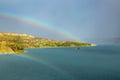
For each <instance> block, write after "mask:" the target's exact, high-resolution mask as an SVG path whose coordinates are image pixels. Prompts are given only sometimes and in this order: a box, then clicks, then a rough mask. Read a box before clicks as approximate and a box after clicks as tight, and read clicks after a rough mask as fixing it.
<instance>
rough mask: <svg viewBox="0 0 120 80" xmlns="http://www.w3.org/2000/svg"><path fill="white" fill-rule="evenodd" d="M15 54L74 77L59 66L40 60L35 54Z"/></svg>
mask: <svg viewBox="0 0 120 80" xmlns="http://www.w3.org/2000/svg"><path fill="white" fill-rule="evenodd" d="M15 55H16V56H18V57H20V58H25V59H28V60H31V61H34V62H35V63H39V64H43V65H45V66H49V67H50V68H51V69H53V70H55V71H57V72H59V73H61V74H62V75H64V76H66V77H67V78H70V79H74V77H73V76H72V75H70V74H69V73H68V71H66V70H63V69H60V68H59V67H56V66H54V65H52V64H50V63H48V62H46V61H44V60H42V59H41V58H39V57H35V56H32V55H30V54H26V53H25V54H18V55H17V54H15Z"/></svg>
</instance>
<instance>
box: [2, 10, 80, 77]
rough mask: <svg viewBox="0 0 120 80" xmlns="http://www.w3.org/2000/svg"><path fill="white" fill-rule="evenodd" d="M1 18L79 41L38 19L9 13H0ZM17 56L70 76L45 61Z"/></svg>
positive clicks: (24, 55) (32, 57)
mask: <svg viewBox="0 0 120 80" xmlns="http://www.w3.org/2000/svg"><path fill="white" fill-rule="evenodd" d="M0 18H8V19H10V20H13V21H19V22H21V23H23V24H26V25H33V26H34V27H38V28H40V29H44V30H48V31H51V32H54V33H55V34H59V35H60V36H62V37H65V38H68V39H70V40H74V41H79V39H78V38H76V37H74V36H73V35H72V34H71V33H69V32H67V31H65V30H62V29H60V28H58V27H55V26H52V25H50V24H48V23H45V22H43V21H40V20H38V19H35V18H30V17H27V16H21V15H16V14H13V13H8V12H0ZM16 56H19V57H22V58H26V59H30V60H32V61H35V62H38V63H41V64H44V65H47V66H49V67H51V68H52V69H55V70H56V71H59V72H61V73H66V74H67V75H69V74H68V73H67V72H65V70H61V69H59V68H58V67H56V66H54V65H52V64H49V63H47V62H45V61H43V60H42V59H40V58H36V57H34V56H32V55H29V54H21V55H16Z"/></svg>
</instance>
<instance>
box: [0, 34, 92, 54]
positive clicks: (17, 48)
mask: <svg viewBox="0 0 120 80" xmlns="http://www.w3.org/2000/svg"><path fill="white" fill-rule="evenodd" d="M75 46H92V44H90V43H82V42H81V43H80V42H71V41H59V40H51V39H47V38H38V37H35V36H32V35H28V34H16V33H6V32H0V53H1V54H3V53H7V54H8V53H12V54H13V53H22V52H24V48H51V47H75Z"/></svg>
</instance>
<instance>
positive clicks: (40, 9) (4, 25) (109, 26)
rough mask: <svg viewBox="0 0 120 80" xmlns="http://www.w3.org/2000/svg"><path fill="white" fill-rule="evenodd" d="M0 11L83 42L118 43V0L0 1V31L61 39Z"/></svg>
mask: <svg viewBox="0 0 120 80" xmlns="http://www.w3.org/2000/svg"><path fill="white" fill-rule="evenodd" d="M1 12H5V13H10V14H16V15H20V16H26V17H30V18H34V19H36V20H40V21H43V22H46V23H48V24H50V25H52V26H55V27H56V29H57V28H58V29H61V30H64V31H66V32H69V33H70V34H72V35H73V36H75V37H77V38H78V39H79V40H82V41H86V42H91V43H97V44H106V43H118V42H119V40H120V31H119V30H120V0H0V32H16V33H27V34H32V35H35V36H38V37H47V38H53V39H58V40H62V37H61V36H59V35H57V34H54V32H48V31H47V30H42V29H40V28H37V27H34V26H32V25H31V27H29V26H30V25H26V24H23V23H21V22H19V21H14V20H11V19H9V18H4V17H2V16H1ZM63 40H68V39H67V38H63Z"/></svg>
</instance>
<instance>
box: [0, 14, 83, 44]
mask: <svg viewBox="0 0 120 80" xmlns="http://www.w3.org/2000/svg"><path fill="white" fill-rule="evenodd" d="M0 17H2V18H8V19H10V20H14V21H18V22H21V23H22V24H26V25H33V26H34V27H38V28H40V29H44V30H47V31H49V32H54V33H55V34H58V35H59V36H61V37H63V38H68V39H69V40H71V41H77V42H79V41H80V40H79V39H78V38H77V37H75V36H73V35H72V34H71V33H70V32H68V31H65V30H63V29H60V28H58V27H55V26H53V25H50V24H48V23H45V22H43V21H40V20H38V19H35V18H30V17H27V16H21V15H16V14H13V13H8V12H0ZM80 42H83V41H80Z"/></svg>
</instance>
